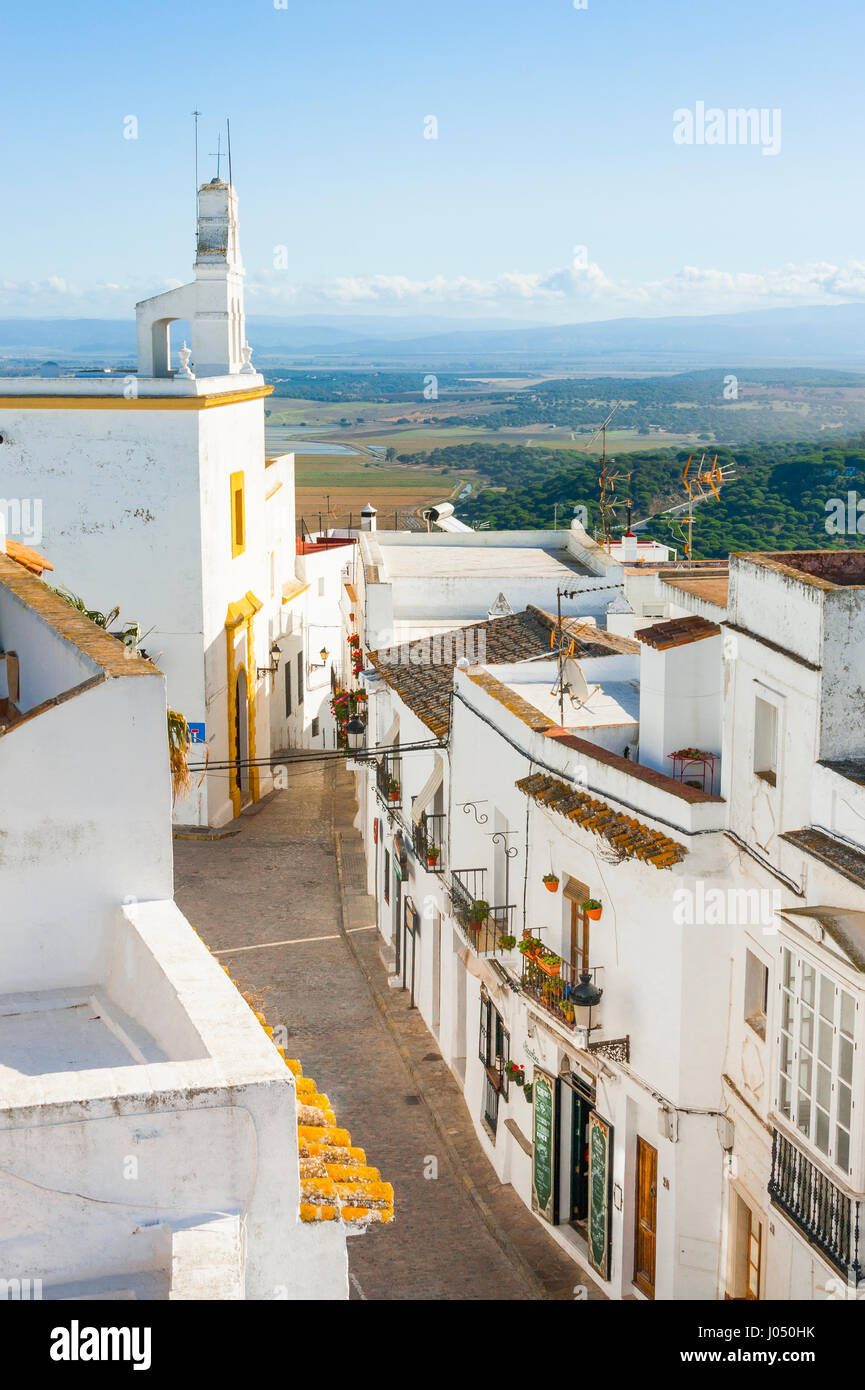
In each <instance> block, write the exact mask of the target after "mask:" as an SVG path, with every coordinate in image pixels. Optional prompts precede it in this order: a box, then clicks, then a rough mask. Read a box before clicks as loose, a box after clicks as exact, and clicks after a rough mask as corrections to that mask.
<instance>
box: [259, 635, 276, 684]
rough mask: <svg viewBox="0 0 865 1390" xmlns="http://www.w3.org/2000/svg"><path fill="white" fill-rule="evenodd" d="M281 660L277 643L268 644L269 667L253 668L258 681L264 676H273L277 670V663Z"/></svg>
mask: <svg viewBox="0 0 865 1390" xmlns="http://www.w3.org/2000/svg"><path fill="white" fill-rule="evenodd" d="M281 658H282V652H281V651H280V650H279V643H278V642H277V641H275V640H274V641H273V642H271V644H270V665H269V666H256V668H255V669H256V672H257V673H258V676H259V679H262V678H263V677H264V676H275V675H276V673H277V671H278V670H279V663H280V660H281Z"/></svg>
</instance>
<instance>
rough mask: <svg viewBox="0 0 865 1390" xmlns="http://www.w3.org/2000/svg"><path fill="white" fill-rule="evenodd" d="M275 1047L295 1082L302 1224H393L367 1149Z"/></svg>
mask: <svg viewBox="0 0 865 1390" xmlns="http://www.w3.org/2000/svg"><path fill="white" fill-rule="evenodd" d="M194 930H195V928H194V927H193V931H194ZM196 935H198V933H197V932H196ZM207 949H208V950H210V947H209V946H208V947H207ZM222 968H223V970H224V971H225V973H226V975H228V978H229V979H230V980H231V983H232V984H233V985H234V986H235V987H236V988H237V989H238V991H239V993H241V994H243V991H242V990H240V988H239V986H238V984H237V981H236V980H233V979H231V972H230V971H229V969H228V966H227V965H223V967H222ZM243 998H244V999H245V1000H246V1002H247V1003H248V1004H249V1006H250V1008H251V1009H252V1012H253V1013H254V1015H255V1017H256V1018H257V1019H258V1022H259V1023H260V1024H261V1026H262V1028H263V1029H264V1031H265V1033H267V1035H268V1037H269V1038H270V1040H271V1042H273V1029H272V1028H269V1027H268V1025H267V1022H266V1020H265V1017H264V1015H263V1014H262V1013H260V1012H259V1011H258V1010H257V1009H256V1008H254V1007H253V1000H252V999H251V998H250V997H249V996H248V995H246V994H243ZM274 1046H275V1047H276V1050H277V1052H278V1053H279V1055H280V1057H281V1058H282V1059H283V1061H284V1062H285V1065H286V1066H287V1067H288V1069H289V1071H290V1072H291V1073H292V1075H293V1076H294V1078H295V1090H296V1092H297V1139H298V1155H299V1161H300V1203H299V1212H298V1215H299V1216H300V1219H301V1221H337V1220H340V1221H346V1222H349V1223H350V1224H351V1225H353V1226H366V1225H369V1224H370V1223H372V1222H387V1221H392V1220H393V1187H392V1186H391V1184H390V1183H389V1182H382V1180H381V1174H380V1173H379V1171H378V1169H377V1168H371V1167H369V1165H368V1164H367V1161H366V1154H365V1153H364V1151H363V1149H358V1148H355V1147H353V1145H352V1142H351V1135H350V1134H349V1132H348V1130H347V1129H339V1128H338V1127H337V1124H336V1116H335V1115H334V1113H333V1110H332V1108H331V1104H330V1101H329V1100H328V1098H327V1096H326V1095H322V1093H321V1092H320V1091H319V1089H318V1087H317V1086H316V1084H315V1082H314V1081H313V1079H312V1077H310V1076H304V1074H303V1068H302V1066H301V1065H300V1062H298V1061H297V1059H296V1058H294V1057H286V1055H285V1049H284V1048H283V1047H280V1046H279V1044H278V1043H274Z"/></svg>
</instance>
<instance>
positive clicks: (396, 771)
mask: <svg viewBox="0 0 865 1390" xmlns="http://www.w3.org/2000/svg"><path fill="white" fill-rule="evenodd" d="M375 786H376V791H377V792H378V795H379V800H380V801H382V802H384V804H385V806H387V807H388V808H389V809H390V810H392V811H399V810H400V808H401V806H402V764H401V762H400V760H399V758H395V757H389V756H386V757H383V758H381V759H379V761H378V762H377V763H376V765H375Z"/></svg>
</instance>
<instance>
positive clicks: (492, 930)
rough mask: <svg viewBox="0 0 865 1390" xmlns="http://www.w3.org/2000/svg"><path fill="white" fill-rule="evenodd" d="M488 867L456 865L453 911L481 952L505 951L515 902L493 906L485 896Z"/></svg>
mask: <svg viewBox="0 0 865 1390" xmlns="http://www.w3.org/2000/svg"><path fill="white" fill-rule="evenodd" d="M485 877H486V870H485V869H454V871H453V873H452V874H451V876H450V896H451V904H452V907H453V914H454V917H455V918H456V920H457V922H458V923H459V926H460V929H461V931H462V934H463V936H464V937H465V939H466V941H467V942H468V944H469V945H470V946H471V948H472V950H473V951H475V952H476V953H477V954H478V955H479V956H489V955H494V954H496V953H497V954H499V955H503V954H504V952H505V950H506V948H505V947H504V946H502V945H501V944H500V939H501V937H503V936H505V937H506V936H513V930H514V911H515V907H514V904H513V903H511V904H509V905H508V906H506V907H491V906H490V904H489V903H488V902H487V900H486V898H485V897H484V878H485Z"/></svg>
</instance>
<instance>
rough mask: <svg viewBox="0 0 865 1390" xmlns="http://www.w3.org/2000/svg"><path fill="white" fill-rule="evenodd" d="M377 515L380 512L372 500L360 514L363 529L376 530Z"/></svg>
mask: <svg viewBox="0 0 865 1390" xmlns="http://www.w3.org/2000/svg"><path fill="white" fill-rule="evenodd" d="M377 516H378V512H377V511H376V509H375V507H374V506H373V505H372V503H371V502H367V504H366V506H365V507H364V509H363V511H362V512H361V514H360V529H361V531H374V530H375V526H376V517H377Z"/></svg>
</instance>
